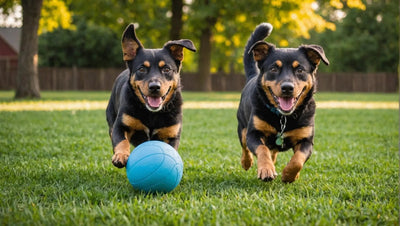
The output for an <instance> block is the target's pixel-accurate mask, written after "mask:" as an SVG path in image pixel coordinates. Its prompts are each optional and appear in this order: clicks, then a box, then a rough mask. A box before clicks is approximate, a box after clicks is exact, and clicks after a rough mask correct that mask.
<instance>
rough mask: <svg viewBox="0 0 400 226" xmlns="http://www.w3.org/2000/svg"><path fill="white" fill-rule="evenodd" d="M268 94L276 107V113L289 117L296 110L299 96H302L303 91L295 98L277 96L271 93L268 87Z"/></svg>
mask: <svg viewBox="0 0 400 226" xmlns="http://www.w3.org/2000/svg"><path fill="white" fill-rule="evenodd" d="M268 89H269V92H270V93H271V95H272V96H273V98H274V101H275V103H276V105H277V106H278V111H279V112H280V113H281V114H283V115H290V114H292V113H293V111H294V110H295V109H296V105H297V102H298V101H299V98H300V96H301V94H303V92H304V89H303V90H302V91H301V92H300V94H299V95H298V96H296V97H291V96H277V95H275V94H274V92H272V89H271V88H270V87H268Z"/></svg>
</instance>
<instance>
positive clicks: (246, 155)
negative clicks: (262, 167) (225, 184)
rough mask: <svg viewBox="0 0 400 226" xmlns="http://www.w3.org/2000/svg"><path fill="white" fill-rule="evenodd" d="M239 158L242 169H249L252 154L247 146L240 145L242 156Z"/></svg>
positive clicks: (251, 162) (251, 163)
mask: <svg viewBox="0 0 400 226" xmlns="http://www.w3.org/2000/svg"><path fill="white" fill-rule="evenodd" d="M240 160H241V163H242V167H243V169H244V170H248V169H250V167H251V166H252V165H253V154H251V152H250V150H249V149H248V148H247V147H242V158H241V159H240Z"/></svg>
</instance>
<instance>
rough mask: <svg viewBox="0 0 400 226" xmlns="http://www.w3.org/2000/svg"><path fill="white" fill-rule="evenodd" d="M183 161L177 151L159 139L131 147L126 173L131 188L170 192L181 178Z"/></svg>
mask: <svg viewBox="0 0 400 226" xmlns="http://www.w3.org/2000/svg"><path fill="white" fill-rule="evenodd" d="M182 173H183V162H182V158H181V156H179V154H178V152H177V151H176V150H175V149H174V148H173V147H172V146H171V145H169V144H167V143H164V142H161V141H155V140H153V141H146V142H144V143H142V144H140V145H138V146H137V147H136V148H135V149H133V151H132V153H131V154H130V156H129V158H128V162H127V164H126V175H127V176H128V180H129V183H131V184H132V186H133V188H135V189H138V190H142V191H145V192H164V193H166V192H170V191H172V190H174V188H176V186H178V184H179V182H180V181H181V179H182Z"/></svg>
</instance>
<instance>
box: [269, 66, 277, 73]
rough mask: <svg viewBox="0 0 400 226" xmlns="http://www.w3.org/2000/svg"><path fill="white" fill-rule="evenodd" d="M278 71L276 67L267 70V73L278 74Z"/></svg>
mask: <svg viewBox="0 0 400 226" xmlns="http://www.w3.org/2000/svg"><path fill="white" fill-rule="evenodd" d="M278 71H279V69H278V68H277V67H271V68H270V69H269V72H272V73H276V72H278Z"/></svg>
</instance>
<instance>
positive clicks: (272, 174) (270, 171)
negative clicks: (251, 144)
mask: <svg viewBox="0 0 400 226" xmlns="http://www.w3.org/2000/svg"><path fill="white" fill-rule="evenodd" d="M257 175H258V179H260V180H262V181H272V180H274V179H275V178H276V176H278V174H277V173H276V171H275V167H274V166H272V167H259V168H258V172H257Z"/></svg>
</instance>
